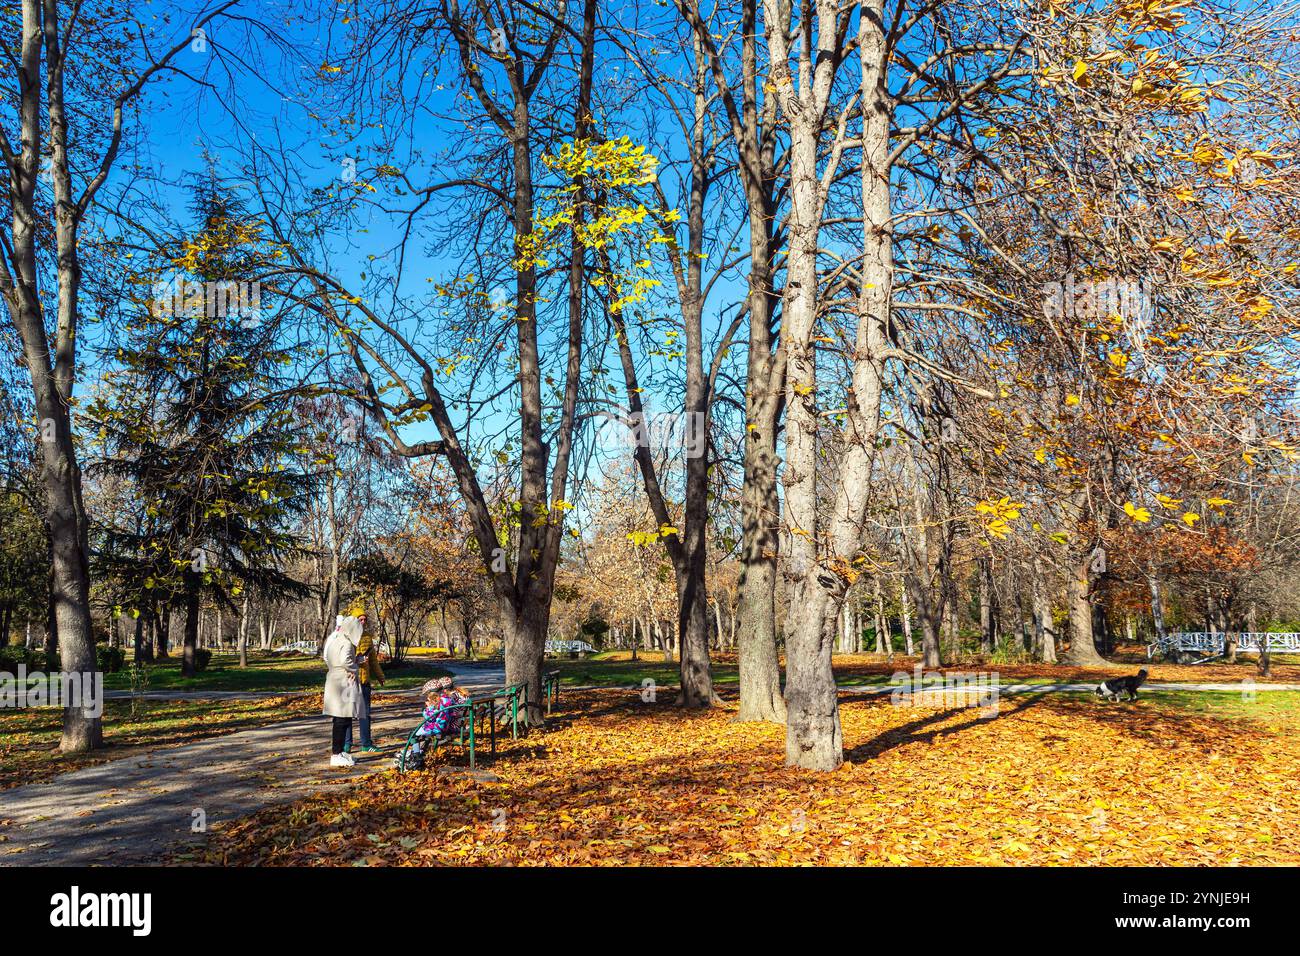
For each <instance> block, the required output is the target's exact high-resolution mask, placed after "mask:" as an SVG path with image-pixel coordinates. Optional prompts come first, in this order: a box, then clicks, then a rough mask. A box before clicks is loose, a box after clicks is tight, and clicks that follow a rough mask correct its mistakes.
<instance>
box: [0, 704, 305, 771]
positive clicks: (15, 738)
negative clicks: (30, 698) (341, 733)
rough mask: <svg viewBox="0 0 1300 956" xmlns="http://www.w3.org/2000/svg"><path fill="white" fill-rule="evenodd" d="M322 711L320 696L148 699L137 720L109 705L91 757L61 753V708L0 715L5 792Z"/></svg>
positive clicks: (0, 767) (127, 711) (121, 708)
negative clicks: (156, 750)
mask: <svg viewBox="0 0 1300 956" xmlns="http://www.w3.org/2000/svg"><path fill="white" fill-rule="evenodd" d="M320 707H321V702H320V697H319V696H312V697H271V698H266V699H262V700H222V701H211V700H186V701H157V700H146V701H140V702H139V715H138V716H136V717H132V716H131V704H130V702H129V701H108V702H107V703H106V704H105V705H104V742H105V743H106V744H107V746H106V747H105V748H104V749H103V750H97V751H95V752H94V753H89V754H63V753H60V752H59V736H60V734H61V733H62V729H63V711H62V710H61V709H59V708H56V707H39V708H29V709H23V710H0V790H7V789H9V788H10V787H17V786H22V785H23V784H27V783H37V782H40V781H43V780H48V779H50V778H52V777H55V776H57V775H58V774H61V773H67V772H68V771H70V770H80V769H81V768H82V767H89V766H93V765H94V764H100V763H105V762H107V761H109V760H117V759H119V758H121V757H129V756H131V755H132V754H133V753H138V752H140V751H142V750H145V749H152V748H156V747H167V746H173V745H177V744H184V743H190V742H192V741H195V740H201V739H203V738H204V737H214V736H216V735H218V734H233V733H236V732H238V731H241V730H248V729H249V728H251V727H257V726H261V725H262V724H269V723H274V722H275V721H278V720H287V719H289V718H290V717H298V716H302V715H306V714H318V713H320Z"/></svg>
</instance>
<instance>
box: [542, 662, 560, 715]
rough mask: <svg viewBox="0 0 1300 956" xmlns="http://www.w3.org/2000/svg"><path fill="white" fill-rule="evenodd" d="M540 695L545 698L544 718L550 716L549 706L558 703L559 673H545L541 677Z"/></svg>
mask: <svg viewBox="0 0 1300 956" xmlns="http://www.w3.org/2000/svg"><path fill="white" fill-rule="evenodd" d="M542 693H543V695H544V696H545V697H546V716H548V717H549V716H550V715H551V704H552V703H556V704H558V703H559V702H560V672H559V671H547V672H546V673H545V674H544V675H543V676H542Z"/></svg>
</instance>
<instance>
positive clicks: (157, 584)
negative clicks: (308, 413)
mask: <svg viewBox="0 0 1300 956" xmlns="http://www.w3.org/2000/svg"><path fill="white" fill-rule="evenodd" d="M194 197H195V198H194V211H195V213H196V218H197V219H198V222H199V228H198V229H197V231H196V232H195V233H194V234H193V235H191V236H188V237H182V238H181V239H180V240H179V241H178V242H177V243H176V244H175V248H173V249H170V250H168V252H169V255H168V256H167V259H169V260H170V263H169V264H170V266H171V267H172V269H174V270H175V271H174V272H171V273H166V272H163V273H162V275H163V279H162V281H161V282H159V281H157V274H155V275H153V276H152V277H147V276H146V277H144V278H152V279H153V280H154V295H153V297H152V299H150V300H149V302H148V303H147V308H143V309H138V310H137V311H136V313H135V315H134V318H133V321H132V322H130V323H129V326H128V335H127V336H126V341H125V342H124V344H122V345H121V346H120V347H119V348H118V349H117V351H116V356H115V357H116V360H117V364H118V365H119V366H120V368H119V370H117V371H115V372H114V373H112V374H111V375H110V376H108V381H109V384H108V388H107V389H106V390H105V392H104V393H103V394H101V395H100V396H99V397H98V399H97V400H96V401H95V402H94V403H93V405H92V406H91V408H90V410H89V414H90V416H91V418H92V420H93V421H95V422H96V423H97V425H98V427H99V436H100V439H101V440H102V442H103V445H104V449H105V455H104V457H103V459H102V460H101V461H100V462H99V463H98V467H99V468H100V469H101V470H103V471H104V472H106V473H109V474H113V475H117V476H120V477H121V478H124V479H126V480H127V481H128V482H129V483H130V484H131V485H132V487H133V488H134V492H135V497H136V499H137V502H138V511H137V513H136V514H135V515H132V516H121V515H119V516H116V518H115V519H114V520H113V522H112V524H111V525H110V526H109V527H107V528H105V529H104V534H103V538H104V540H103V545H104V546H103V548H102V549H101V555H103V556H104V564H106V565H107V566H108V567H109V568H110V570H111V571H112V572H113V573H114V574H115V575H116V576H117V577H118V578H119V580H121V581H123V583H124V588H125V590H126V593H127V594H128V595H129V597H128V601H127V603H128V606H129V608H130V612H131V613H132V614H133V616H139V615H140V614H142V613H143V614H146V615H149V616H156V615H158V614H160V613H163V611H164V609H166V608H168V607H170V606H171V605H172V604H179V605H180V608H181V610H182V611H183V618H184V621H185V631H184V644H183V646H184V659H183V665H182V667H183V671H182V672H183V673H184V674H186V675H190V674H193V673H194V672H195V671H196V667H195V651H196V644H197V636H198V625H199V610H200V607H201V603H202V598H203V594H204V592H205V591H208V592H210V593H211V594H212V596H213V597H214V599H215V600H217V601H220V602H222V604H224V605H225V606H228V607H231V608H232V609H233V607H234V604H233V601H232V598H234V597H238V596H239V595H240V594H241V593H243V591H244V590H245V589H248V588H256V589H257V590H259V591H261V592H263V593H281V594H293V595H301V594H303V593H305V590H306V589H305V587H304V586H303V585H302V584H300V583H299V582H297V581H296V580H294V579H292V578H291V577H290V576H289V575H288V574H287V573H285V571H284V570H283V567H284V564H285V559H286V558H288V557H290V556H292V555H294V554H297V553H299V552H300V546H299V542H298V540H297V539H296V537H295V535H294V534H293V531H292V527H293V522H294V519H295V518H296V517H297V516H298V515H300V514H301V513H302V511H303V510H304V508H305V505H306V501H307V497H308V495H309V494H310V493H311V491H312V490H313V488H314V486H315V484H316V481H317V478H318V475H317V474H316V473H315V472H314V471H312V470H310V468H309V466H307V465H306V463H305V461H304V455H305V448H304V441H303V435H302V434H301V433H302V430H303V429H302V426H301V424H299V423H296V422H295V416H294V403H295V402H297V401H299V400H300V399H301V398H302V397H303V395H304V394H305V388H304V386H302V385H301V384H300V377H294V376H292V370H293V369H294V367H295V364H296V363H297V361H298V360H299V359H300V358H302V356H301V355H300V354H299V352H298V350H297V349H296V348H295V347H293V346H290V345H286V344H285V343H284V341H283V334H282V333H283V325H284V319H285V313H286V311H287V309H286V307H285V305H284V303H283V302H278V303H276V302H271V301H269V297H264V296H263V295H262V291H261V289H260V287H259V285H258V284H257V279H256V277H257V276H258V275H259V274H260V272H261V270H263V269H265V268H266V267H267V266H268V265H270V264H272V263H273V262H274V259H275V256H276V251H275V249H274V247H273V246H272V245H271V244H269V243H267V242H265V241H264V240H263V238H262V236H261V232H260V229H259V226H258V223H257V222H256V220H255V219H253V218H252V217H251V216H249V215H248V214H247V212H246V211H245V209H244V208H243V207H242V205H241V204H240V203H239V201H238V199H237V197H236V196H234V195H233V194H232V193H231V192H230V191H229V190H228V189H226V188H225V187H224V186H223V185H222V184H220V183H218V182H216V181H215V180H213V181H210V182H209V183H206V184H203V185H201V186H198V187H196V188H195V190H194ZM272 305H279V308H278V309H275V308H270V306H272Z"/></svg>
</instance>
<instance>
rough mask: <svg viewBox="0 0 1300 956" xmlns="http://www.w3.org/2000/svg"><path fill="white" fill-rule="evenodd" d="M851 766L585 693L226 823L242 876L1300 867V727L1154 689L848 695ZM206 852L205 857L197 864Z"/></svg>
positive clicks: (767, 730)
mask: <svg viewBox="0 0 1300 956" xmlns="http://www.w3.org/2000/svg"><path fill="white" fill-rule="evenodd" d="M841 707H842V710H841V713H842V720H843V727H844V741H845V748H846V755H847V761H848V762H847V763H846V764H845V765H844V766H843V767H842V768H841V769H839V770H838V771H836V772H834V773H831V774H813V773H808V772H803V771H797V770H791V769H787V768H785V767H784V766H783V765H782V755H783V741H784V732H783V730H782V729H781V728H780V727H776V726H771V725H761V724H740V723H735V722H733V721H732V720H731V719H730V718H731V714H730V713H728V712H727V710H725V709H719V710H715V711H714V712H711V713H705V714H699V713H685V712H682V711H681V710H678V709H676V708H674V707H673V706H672V705H671V703H669V702H666V701H664V700H663V698H662V696H661V699H660V701H659V702H658V703H644V702H642V701H640V699H639V698H638V697H637V695H635V694H629V693H627V692H618V691H593V692H580V693H570V694H568V695H566V699H565V701H564V713H562V714H559V715H557V716H556V717H554V718H552V719H551V721H550V723H549V725H548V729H547V730H546V731H545V732H543V733H534V734H532V735H530V736H529V737H528V738H527V739H521V740H520V741H518V742H511V741H509V740H507V741H506V743H505V744H504V745H503V746H502V747H501V749H500V751H499V753H498V755H497V757H496V759H495V760H492V761H484V763H483V764H481V765H480V768H481V769H487V770H489V771H490V773H491V774H492V775H495V777H497V778H499V779H497V780H491V779H485V778H484V775H482V774H480V775H479V779H475V778H472V777H471V776H470V775H468V774H466V773H463V772H458V771H457V770H455V769H454V768H459V767H462V766H463V763H464V758H463V756H461V755H460V754H459V753H457V752H454V751H453V752H452V753H451V754H448V755H446V756H444V755H439V758H438V770H435V771H425V772H421V773H408V774H405V775H398V774H396V773H395V772H392V771H387V772H384V773H379V774H374V775H371V776H368V777H364V778H361V779H360V780H359V781H358V784H357V785H356V786H355V787H353V788H350V789H348V790H345V791H341V792H339V791H336V792H333V793H330V794H321V795H317V796H313V797H310V798H307V799H304V800H300V801H298V802H297V803H295V804H292V805H289V806H287V807H278V808H271V809H268V810H264V811H262V812H260V813H258V814H255V815H253V816H252V817H248V818H246V819H244V820H242V821H239V822H237V823H235V824H233V825H231V826H229V827H222V828H219V829H218V830H217V831H216V832H214V833H213V834H211V835H210V837H209V842H208V843H207V845H206V847H205V848H204V849H203V851H202V852H201V854H199V856H198V860H199V861H201V862H206V863H210V864H224V865H241V864H242V865H262V866H266V865H415V866H427V865H443V864H524V865H589V864H590V865H620V864H622V865H664V864H679V865H698V864H723V865H728V864H729V865H755V864H776V865H786V864H791V865H798V864H818V865H834V864H865V865H953V864H983V865H1023V864H1037V865H1072V866H1091V865H1106V866H1115V865H1138V864H1166V865H1211V864H1213V865H1233V864H1255V865H1261V864H1290V865H1295V864H1297V863H1300V843H1297V841H1295V840H1294V839H1293V835H1294V833H1295V831H1296V828H1297V825H1298V824H1300V792H1298V791H1297V790H1296V788H1295V787H1294V785H1293V782H1294V781H1295V779H1296V778H1297V776H1298V775H1300V726H1295V725H1291V726H1286V725H1285V724H1283V725H1281V726H1276V725H1275V726H1269V725H1266V724H1264V723H1263V722H1261V721H1258V720H1255V719H1253V718H1249V717H1247V718H1236V719H1219V718H1215V717H1206V716H1200V715H1194V714H1189V713H1188V712H1187V711H1186V710H1180V709H1178V708H1176V707H1172V706H1168V705H1162V704H1160V703H1158V702H1156V701H1154V700H1152V699H1151V698H1149V697H1148V698H1144V699H1143V700H1141V701H1140V702H1138V703H1137V704H1133V705H1110V706H1107V705H1104V704H1101V703H1098V702H1095V701H1093V700H1091V699H1087V700H1085V699H1083V698H1081V697H1065V696H1062V695H1059V694H1058V695H1046V694H1044V695H1023V696H1017V697H1014V698H1005V699H1004V700H1003V701H1002V702H1001V708H1000V714H999V716H997V717H996V718H993V719H988V718H981V717H980V716H979V711H978V710H971V709H957V710H933V709H930V710H924V709H918V708H912V707H896V706H891V704H890V703H889V701H888V699H887V698H885V699H872V700H864V699H861V698H849V697H844V698H842V700H841ZM194 859H195V858H194V857H190V858H189V860H194Z"/></svg>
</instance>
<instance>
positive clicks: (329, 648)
mask: <svg viewBox="0 0 1300 956" xmlns="http://www.w3.org/2000/svg"><path fill="white" fill-rule="evenodd" d="M359 640H361V620H360V619H359V618H355V617H344V616H343V615H339V617H338V621H337V624H336V626H335V628H334V633H333V634H331V635H330V636H329V638H328V640H326V641H325V653H324V654H323V655H322V656H323V657H324V658H325V666H326V667H328V668H329V670H328V671H327V672H326V674H325V707H324V709H323V711H322V712H323V713H324V714H325V715H326V716H327V717H359V716H360V715H361V685H360V684H359V683H357V680H356V677H357V670H358V668H359V662H358V661H357V653H356V651H357V642H358V641H359Z"/></svg>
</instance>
